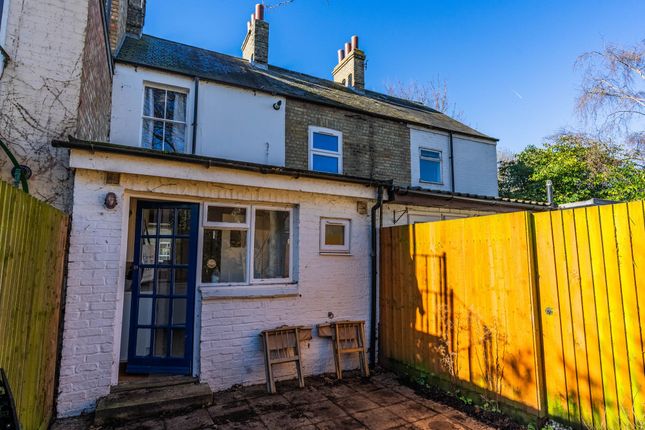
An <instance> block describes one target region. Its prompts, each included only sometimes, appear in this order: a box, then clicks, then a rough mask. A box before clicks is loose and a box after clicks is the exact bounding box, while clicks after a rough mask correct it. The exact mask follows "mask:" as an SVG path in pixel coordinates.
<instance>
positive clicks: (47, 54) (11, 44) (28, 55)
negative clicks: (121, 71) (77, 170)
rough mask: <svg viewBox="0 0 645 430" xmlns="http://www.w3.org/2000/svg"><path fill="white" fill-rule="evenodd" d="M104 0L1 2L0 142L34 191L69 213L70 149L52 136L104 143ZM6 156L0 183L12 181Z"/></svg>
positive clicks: (0, 156)
mask: <svg viewBox="0 0 645 430" xmlns="http://www.w3.org/2000/svg"><path fill="white" fill-rule="evenodd" d="M105 6H106V5H105V3H104V2H103V1H101V0H51V1H47V2H43V1H39V0H4V1H1V2H0V14H1V17H0V47H1V48H2V49H1V50H0V52H1V57H2V58H1V59H2V61H0V112H1V114H0V139H1V140H2V141H3V142H4V143H5V144H6V145H7V147H8V148H9V150H10V151H11V152H12V153H13V155H14V156H15V157H16V159H17V161H18V163H19V164H21V165H23V166H26V167H27V168H28V169H29V170H30V171H31V178H30V179H29V181H28V183H29V188H30V193H31V194H32V195H34V196H36V197H38V198H40V199H41V200H45V201H47V202H50V203H52V204H54V205H55V206H57V207H58V208H60V209H64V210H70V209H71V197H72V175H71V174H70V171H69V168H68V167H69V166H68V162H69V157H68V151H66V150H64V149H61V148H54V147H52V146H51V141H52V139H61V138H67V136H68V135H74V136H77V137H79V138H84V139H91V140H106V139H108V135H109V127H110V125H109V124H110V99H111V86H112V67H113V63H112V55H111V52H110V49H109V46H108V44H107V19H106V10H105ZM12 167H13V166H12V164H11V163H10V162H9V159H8V158H7V157H6V156H5V154H4V153H3V152H0V178H2V179H4V180H6V181H13V174H12Z"/></svg>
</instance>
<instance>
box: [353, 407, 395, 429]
mask: <svg viewBox="0 0 645 430" xmlns="http://www.w3.org/2000/svg"><path fill="white" fill-rule="evenodd" d="M353 417H354V418H356V419H357V420H358V421H360V422H361V423H362V424H363V425H365V427H367V428H368V429H370V430H387V429H393V428H397V427H401V426H402V425H405V424H407V422H406V421H405V420H404V419H403V418H401V417H399V416H397V415H395V414H394V413H393V412H390V411H388V410H387V409H385V408H378V409H372V410H371V411H365V412H358V413H356V414H353Z"/></svg>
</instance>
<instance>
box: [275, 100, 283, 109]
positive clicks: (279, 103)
mask: <svg viewBox="0 0 645 430" xmlns="http://www.w3.org/2000/svg"><path fill="white" fill-rule="evenodd" d="M281 106H282V100H278V101H277V102H275V103H273V109H275V110H280V107H281Z"/></svg>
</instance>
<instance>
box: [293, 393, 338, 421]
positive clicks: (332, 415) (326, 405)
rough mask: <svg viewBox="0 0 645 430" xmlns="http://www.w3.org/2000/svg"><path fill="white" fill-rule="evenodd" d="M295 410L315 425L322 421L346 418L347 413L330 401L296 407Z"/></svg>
mask: <svg viewBox="0 0 645 430" xmlns="http://www.w3.org/2000/svg"><path fill="white" fill-rule="evenodd" d="M296 409H298V410H299V411H301V412H302V414H303V415H304V416H306V417H307V418H308V419H309V421H311V422H312V423H314V424H317V423H319V422H322V421H333V420H337V419H341V418H343V419H344V418H345V417H347V413H346V412H345V411H344V410H343V409H342V408H340V407H339V406H338V405H336V404H335V403H333V402H332V401H331V400H327V399H325V400H323V401H322V402H316V403H308V404H306V405H299V406H296Z"/></svg>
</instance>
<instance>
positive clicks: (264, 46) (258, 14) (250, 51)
mask: <svg viewBox="0 0 645 430" xmlns="http://www.w3.org/2000/svg"><path fill="white" fill-rule="evenodd" d="M246 26H247V30H246V36H245V37H244V42H242V58H244V59H245V60H247V61H249V62H251V64H253V65H255V66H257V67H260V68H266V67H268V63H269V23H268V22H267V21H265V20H264V6H263V5H261V4H258V5H255V11H254V13H252V14H251V20H250V21H249V22H247V23H246Z"/></svg>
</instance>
